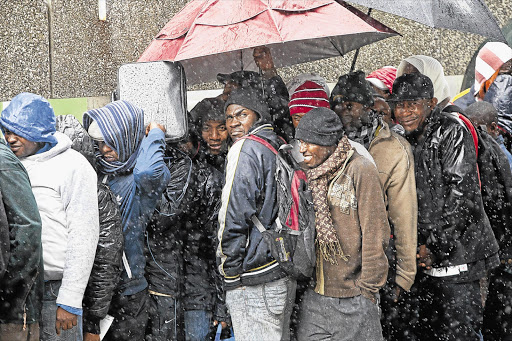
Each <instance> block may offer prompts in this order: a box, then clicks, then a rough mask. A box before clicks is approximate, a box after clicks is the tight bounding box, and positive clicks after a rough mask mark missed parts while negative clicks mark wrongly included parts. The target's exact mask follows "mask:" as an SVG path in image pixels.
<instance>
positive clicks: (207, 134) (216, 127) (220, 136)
mask: <svg viewBox="0 0 512 341" xmlns="http://www.w3.org/2000/svg"><path fill="white" fill-rule="evenodd" d="M201 136H202V137H203V140H204V142H206V145H207V146H208V152H209V153H210V154H212V155H219V154H220V153H222V152H223V151H224V150H225V149H226V141H227V139H228V136H229V134H228V129H227V128H226V122H225V121H214V120H208V121H206V122H204V123H203V126H202V129H201Z"/></svg>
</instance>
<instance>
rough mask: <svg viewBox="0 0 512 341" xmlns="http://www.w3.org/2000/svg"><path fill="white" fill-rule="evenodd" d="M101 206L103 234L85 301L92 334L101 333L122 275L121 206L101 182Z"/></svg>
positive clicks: (87, 328)
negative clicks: (101, 325)
mask: <svg viewBox="0 0 512 341" xmlns="http://www.w3.org/2000/svg"><path fill="white" fill-rule="evenodd" d="M98 209H99V214H100V237H99V240H98V247H97V248H96V256H95V258H94V264H93V267H92V271H91V276H90V277H89V283H88V284H87V287H86V288H85V293H84V300H83V308H84V321H83V329H84V332H85V333H92V334H99V333H100V325H99V324H100V320H101V319H103V318H104V317H105V316H107V313H108V309H109V307H110V302H111V300H112V296H113V294H114V289H115V288H116V287H117V284H118V282H119V277H120V275H121V266H122V263H121V259H122V255H123V246H124V245H123V244H124V238H123V229H122V228H121V215H120V213H119V206H118V205H117V201H116V199H115V197H114V195H113V194H112V192H111V191H110V189H109V188H108V187H107V186H106V185H104V184H102V183H98Z"/></svg>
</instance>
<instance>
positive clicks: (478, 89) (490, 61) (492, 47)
mask: <svg viewBox="0 0 512 341" xmlns="http://www.w3.org/2000/svg"><path fill="white" fill-rule="evenodd" d="M510 59H512V49H511V48H510V47H509V46H508V45H507V44H505V43H500V42H489V43H487V44H485V45H484V47H482V49H481V50H480V51H479V52H478V55H477V57H476V64H475V86H474V89H475V93H474V94H473V95H474V96H477V95H479V94H480V95H479V97H481V98H482V99H483V96H484V95H485V91H486V90H487V88H488V87H489V86H490V84H489V83H492V82H493V81H494V79H495V78H496V76H497V75H498V72H499V69H500V67H501V66H502V65H503V64H505V63H506V62H508V61H509V60H510ZM488 81H490V82H488ZM486 83H488V84H487V86H486Z"/></svg>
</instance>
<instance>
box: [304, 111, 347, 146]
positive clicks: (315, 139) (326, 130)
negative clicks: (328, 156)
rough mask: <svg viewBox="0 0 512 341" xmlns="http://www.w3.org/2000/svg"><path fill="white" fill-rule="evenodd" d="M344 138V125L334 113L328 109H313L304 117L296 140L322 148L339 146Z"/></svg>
mask: <svg viewBox="0 0 512 341" xmlns="http://www.w3.org/2000/svg"><path fill="white" fill-rule="evenodd" d="M342 136H343V125H342V123H341V120H340V118H339V117H338V115H336V113H335V112H334V111H332V110H331V109H327V108H322V107H319V108H313V109H311V110H310V111H309V112H308V113H307V114H306V115H304V116H303V117H302V118H301V120H300V122H299V125H298V126H297V129H295V138H296V139H297V140H302V141H304V142H309V143H313V144H317V145H320V146H334V145H337V144H338V142H339V140H340V139H341V137H342Z"/></svg>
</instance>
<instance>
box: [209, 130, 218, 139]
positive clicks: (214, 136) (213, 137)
mask: <svg viewBox="0 0 512 341" xmlns="http://www.w3.org/2000/svg"><path fill="white" fill-rule="evenodd" d="M219 138H220V136H219V132H218V131H217V129H213V130H212V132H211V135H210V139H212V140H218V139H219Z"/></svg>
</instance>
